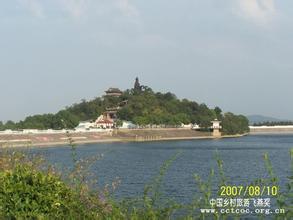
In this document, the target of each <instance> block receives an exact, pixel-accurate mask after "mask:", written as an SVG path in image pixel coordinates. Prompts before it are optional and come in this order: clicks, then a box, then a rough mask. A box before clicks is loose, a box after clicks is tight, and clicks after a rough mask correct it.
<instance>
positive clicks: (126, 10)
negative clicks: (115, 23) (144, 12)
mask: <svg viewBox="0 0 293 220" xmlns="http://www.w3.org/2000/svg"><path fill="white" fill-rule="evenodd" d="M115 1H116V6H117V7H118V9H120V11H121V12H122V14H123V15H125V16H128V17H136V16H138V15H139V12H138V10H137V8H136V7H135V6H134V5H132V4H131V3H130V2H129V0H115Z"/></svg>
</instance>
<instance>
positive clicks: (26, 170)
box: [0, 165, 85, 219]
mask: <svg viewBox="0 0 293 220" xmlns="http://www.w3.org/2000/svg"><path fill="white" fill-rule="evenodd" d="M0 183H1V184H0V216H2V217H3V218H16V219H18V218H29V219H31V218H38V219H39V218H42V217H52V218H53V217H54V218H65V217H66V218H68V216H80V217H82V216H84V215H85V214H84V210H85V207H84V206H83V204H82V203H81V202H80V201H79V199H77V194H76V193H75V192H74V191H73V190H72V189H70V188H69V187H68V186H66V185H65V183H63V182H62V181H60V179H59V177H57V176H55V175H54V174H53V173H52V174H51V173H42V172H40V171H36V170H34V169H32V167H31V166H29V165H24V166H21V165H18V166H16V167H15V168H14V169H13V170H6V171H1V172H0ZM0 218H1V217H0Z"/></svg>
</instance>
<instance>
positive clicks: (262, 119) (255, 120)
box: [246, 115, 288, 124]
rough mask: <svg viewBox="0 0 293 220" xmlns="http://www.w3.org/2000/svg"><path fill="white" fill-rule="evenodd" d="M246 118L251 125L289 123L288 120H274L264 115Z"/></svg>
mask: <svg viewBox="0 0 293 220" xmlns="http://www.w3.org/2000/svg"><path fill="white" fill-rule="evenodd" d="M246 117H247V118H248V120H249V124H254V123H263V122H280V121H288V120H283V119H278V118H273V117H267V116H263V115H248V116H246Z"/></svg>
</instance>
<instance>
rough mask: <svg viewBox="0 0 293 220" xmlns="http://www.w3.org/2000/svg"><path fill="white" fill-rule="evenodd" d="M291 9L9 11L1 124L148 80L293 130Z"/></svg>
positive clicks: (259, 5) (251, 0)
mask: <svg viewBox="0 0 293 220" xmlns="http://www.w3.org/2000/svg"><path fill="white" fill-rule="evenodd" d="M292 39H293V1H291V0H283V1H276V0H180V1H179V0H174V1H170V0H148V1H145V0H9V1H4V0H2V1H0V77H1V80H0V100H1V105H0V121H1V120H2V121H6V120H9V119H12V120H21V119H24V118H25V117H26V116H29V115H34V114H41V113H55V112H57V111H59V110H61V109H62V108H64V107H66V106H70V105H71V104H73V103H77V102H79V101H80V100H81V99H87V100H90V99H92V98H94V97H98V96H101V95H103V93H104V91H105V90H106V89H107V88H108V87H119V88H121V89H127V88H130V87H133V84H134V79H135V77H136V76H138V77H139V79H140V82H141V84H143V85H148V86H150V87H151V88H153V89H154V90H155V91H160V92H167V91H171V92H173V93H175V94H176V95H177V97H178V98H188V99H191V100H194V101H197V102H198V103H206V104H207V105H208V106H209V107H215V106H220V107H221V108H222V109H223V110H224V111H232V112H234V113H237V114H244V115H250V114H262V115H266V116H272V117H278V118H281V119H291V120H293V103H292V101H291V100H292V99H291V95H292V94H293V86H292V83H293V62H292V57H293V44H292Z"/></svg>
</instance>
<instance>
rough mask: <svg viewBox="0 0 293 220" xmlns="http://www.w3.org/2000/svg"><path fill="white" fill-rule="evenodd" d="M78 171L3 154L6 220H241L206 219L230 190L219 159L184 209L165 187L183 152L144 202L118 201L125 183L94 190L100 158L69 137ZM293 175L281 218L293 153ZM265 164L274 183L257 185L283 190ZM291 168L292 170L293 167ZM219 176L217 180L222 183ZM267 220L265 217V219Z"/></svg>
mask: <svg viewBox="0 0 293 220" xmlns="http://www.w3.org/2000/svg"><path fill="white" fill-rule="evenodd" d="M69 141H70V144H71V147H72V160H73V163H74V167H73V168H72V170H70V172H69V173H68V175H66V176H64V175H61V173H58V171H56V170H55V169H54V167H52V166H45V165H44V160H43V159H42V157H38V156H37V157H34V158H33V159H32V158H30V157H29V156H28V155H26V154H25V153H22V152H17V151H13V152H12V151H6V152H4V151H1V155H0V219H105V220H112V219H113V220H116V219H121V220H122V219H130V220H144V219H145V220H149V219H151V220H157V219H158V220H161V219H162V220H164V219H187V220H189V219H240V217H241V215H235V214H219V213H214V214H203V213H201V212H200V209H203V208H211V205H210V202H209V201H210V199H211V197H212V196H213V195H212V188H213V184H215V182H216V183H217V185H218V186H222V185H228V184H229V183H228V180H227V178H226V175H225V172H224V163H223V161H222V160H221V159H220V157H219V156H216V158H215V160H216V161H217V165H218V166H217V169H216V170H214V169H211V170H210V172H209V177H208V178H207V180H205V181H204V180H203V179H202V178H201V177H200V176H199V175H196V174H195V175H194V180H195V183H196V184H195V187H197V189H198V191H199V194H197V195H194V199H193V201H192V202H191V203H190V204H179V203H177V202H175V201H172V200H168V199H162V190H161V186H162V182H163V180H164V176H165V174H166V172H168V169H169V168H170V166H172V164H173V162H174V160H176V158H177V157H179V156H180V153H177V154H176V155H174V156H173V157H171V158H170V159H169V160H167V161H165V162H164V163H163V164H162V166H161V168H160V171H159V173H158V175H157V176H155V177H154V179H153V180H152V181H151V182H150V183H148V184H146V186H145V190H144V193H143V195H141V196H140V197H138V198H131V199H125V200H122V201H118V200H115V199H113V198H112V197H111V195H112V193H113V192H114V191H115V190H116V189H117V187H119V180H116V181H114V182H113V183H112V184H111V185H110V186H109V185H107V186H105V187H104V188H103V189H95V190H92V183H91V182H90V181H89V178H88V175H90V173H89V170H90V167H91V165H92V164H93V163H95V161H96V160H98V159H100V156H99V155H97V156H93V157H91V158H84V159H80V160H78V159H77V158H78V157H77V153H76V146H75V144H74V142H73V140H72V139H71V138H70V137H69ZM290 157H291V174H290V176H288V183H287V185H286V187H287V188H286V190H285V191H284V192H282V193H280V194H278V196H277V198H276V199H277V205H278V207H279V208H282V209H285V210H286V213H285V214H281V215H272V216H271V217H273V218H275V219H292V218H293V209H292V207H293V149H292V150H291V152H290ZM264 163H265V167H266V170H267V173H268V178H266V179H257V180H255V181H254V182H253V183H251V184H259V185H277V184H278V178H277V177H276V175H275V173H274V170H273V166H272V164H271V162H270V160H269V157H268V155H267V154H265V155H264ZM289 166H290V165H289ZM216 174H217V178H216ZM258 218H259V219H265V218H266V216H265V215H259V216H258Z"/></svg>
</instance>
